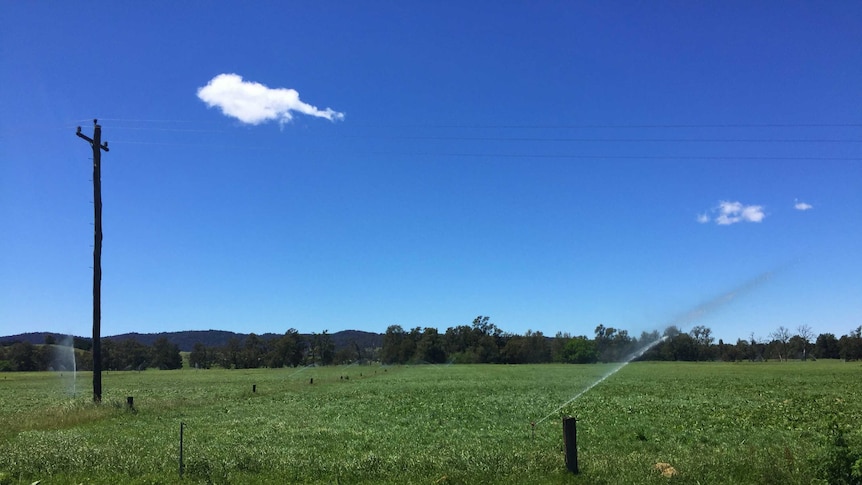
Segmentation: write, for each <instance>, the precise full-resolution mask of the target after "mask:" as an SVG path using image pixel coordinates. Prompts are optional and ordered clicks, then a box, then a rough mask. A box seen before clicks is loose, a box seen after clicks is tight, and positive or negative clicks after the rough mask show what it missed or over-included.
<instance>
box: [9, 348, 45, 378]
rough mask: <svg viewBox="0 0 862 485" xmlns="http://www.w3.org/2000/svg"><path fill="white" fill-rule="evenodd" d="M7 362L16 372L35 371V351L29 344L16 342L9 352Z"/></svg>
mask: <svg viewBox="0 0 862 485" xmlns="http://www.w3.org/2000/svg"><path fill="white" fill-rule="evenodd" d="M9 362H10V363H11V364H12V368H13V369H15V370H17V371H24V372H29V371H35V370H38V368H37V366H36V349H35V347H34V346H33V344H31V343H30V342H18V343H16V344H14V345H12V347H11V348H10V350H9Z"/></svg>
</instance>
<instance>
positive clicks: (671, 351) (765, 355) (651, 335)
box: [0, 316, 862, 371]
mask: <svg viewBox="0 0 862 485" xmlns="http://www.w3.org/2000/svg"><path fill="white" fill-rule="evenodd" d="M91 345H92V342H91V341H90V340H89V339H83V338H78V337H76V338H75V339H74V348H75V349H76V350H75V351H74V356H75V363H76V368H77V369H78V370H92V367H93V366H92V364H93V362H92V354H91V353H90V347H91ZM63 349H66V350H65V352H68V347H64V346H58V345H56V341H55V339H54V337H52V336H50V335H49V336H47V337H46V341H45V345H33V344H31V343H28V342H15V343H12V344H8V345H4V346H2V347H0V371H40V370H71V369H70V367H71V365H70V362H69V359H68V356H67V357H66V358H61V356H62V355H63V352H64V350H63ZM788 359H801V360H806V359H844V360H862V326H860V327H858V328H856V329H855V330H853V331H851V332H850V333H848V334H847V335H842V336H841V337H840V338H839V337H836V336H835V335H834V334H831V333H821V334H819V335H817V336H816V337H815V335H814V332H813V331H812V330H811V328H810V327H809V326H807V325H802V326H800V327H798V328H797V329H796V331H795V332H794V331H791V330H790V329H788V328H786V327H783V326H781V327H778V329H776V330H775V331H774V332H772V333H770V335H769V337H768V338H756V337H755V336H754V335H753V334H752V335H751V336H750V337H749V338H748V339H737V341H736V342H734V343H726V342H724V341H723V340H721V339H719V340H718V341H717V342H716V340H715V338H714V337H713V335H712V331H711V329H709V328H708V327H706V326H703V325H698V326H695V327H693V328H692V329H691V330H690V331H689V332H682V331H681V330H680V329H679V328H677V327H674V326H671V327H668V328H667V329H665V330H664V331H663V332H661V333H659V332H658V331H653V332H642V333H641V334H640V335H639V336H637V337H634V336H631V335H630V334H629V332H628V331H627V330H624V329H616V328H613V327H606V326H604V325H598V326H597V327H596V328H595V330H594V335H593V336H592V337H587V336H586V335H578V336H573V335H570V334H568V333H562V332H558V333H557V334H556V335H555V336H554V337H548V336H545V335H543V334H542V332H533V331H530V330H528V331H527V332H526V333H525V334H523V335H517V334H510V333H506V332H503V331H502V330H501V329H500V328H498V327H497V326H496V325H495V324H493V323H491V322H490V318H489V317H487V316H478V317H476V318H475V319H474V320H473V322H472V324H470V325H459V326H454V327H449V328H447V329H446V331H445V332H442V333H441V332H440V331H439V330H437V329H436V328H434V327H424V328H422V327H415V328H413V329H411V330H409V331H408V330H405V329H404V328H402V327H401V326H399V325H392V326H390V327H388V328H387V329H386V333H385V334H384V335H383V343H382V346H381V347H379V348H370V347H366V348H361V347H360V346H359V345H358V344H357V343H356V342H349V343H347V344H346V345H342V346H341V348H336V345H335V343H334V342H333V339H332V338H331V335H330V334H329V333H328V332H327V331H324V332H322V333H320V334H317V333H314V334H311V335H310V336H303V335H301V334H299V332H297V331H296V330H295V329H290V330H288V331H287V332H285V334H284V335H281V336H279V337H275V338H261V337H259V336H257V335H256V334H253V333H252V334H250V335H248V336H246V337H245V338H242V339H240V338H239V337H232V338H230V339H229V340H228V341H227V343H225V344H224V345H221V346H206V345H204V344H202V343H200V342H198V343H196V344H195V345H194V347H193V349H192V351H191V352H190V353H189V356H188V365H189V366H190V367H193V368H200V369H207V368H210V367H221V368H227V369H250V368H260V367H268V368H281V367H297V366H306V365H332V364H347V363H354V362H369V361H374V362H381V363H383V364H445V363H459V364H467V363H469V364H479V363H497V364H534V363H546V362H559V363H572V364H589V363H595V362H622V361H628V360H666V361H725V362H737V361H753V362H755V361H766V360H788ZM182 366H183V359H182V356H181V354H180V350H179V347H178V346H177V345H176V344H173V343H171V342H170V341H169V340H168V339H167V338H166V337H162V338H159V339H157V340H156V341H155V342H154V343H153V345H152V346H147V345H144V344H141V343H139V342H137V341H136V340H134V339H127V340H123V341H113V340H104V341H103V342H102V368H103V369H105V370H144V369H147V368H159V369H179V368H181V367H182Z"/></svg>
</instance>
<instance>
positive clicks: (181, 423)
mask: <svg viewBox="0 0 862 485" xmlns="http://www.w3.org/2000/svg"><path fill="white" fill-rule="evenodd" d="M185 427H186V423H183V422H182V421H180V478H183V468H184V467H183V428H185Z"/></svg>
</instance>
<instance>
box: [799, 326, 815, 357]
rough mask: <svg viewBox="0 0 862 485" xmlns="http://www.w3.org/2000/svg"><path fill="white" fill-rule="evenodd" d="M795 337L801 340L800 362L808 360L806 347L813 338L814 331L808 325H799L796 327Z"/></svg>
mask: <svg viewBox="0 0 862 485" xmlns="http://www.w3.org/2000/svg"><path fill="white" fill-rule="evenodd" d="M796 335H797V336H799V338H800V339H802V360H808V347H809V346H810V345H811V339H813V338H814V331H813V330H811V327H810V326H808V325H800V326H798V327H796Z"/></svg>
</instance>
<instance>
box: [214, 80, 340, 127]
mask: <svg viewBox="0 0 862 485" xmlns="http://www.w3.org/2000/svg"><path fill="white" fill-rule="evenodd" d="M197 95H198V98H200V100H201V101H203V102H204V103H206V104H207V106H209V107H211V108H212V107H213V106H217V107H218V108H219V109H221V111H222V113H224V114H225V115H226V116H230V117H233V118H236V119H238V120H239V121H241V122H242V123H247V124H250V125H257V124H260V123H263V122H266V121H270V120H278V122H279V123H286V122H288V121H290V120H292V119H293V113H292V112H294V111H295V112H298V113H302V114H306V115H309V116H317V117H318V118H326V119H328V120H329V121H337V120H343V119H344V113H339V112H337V111H334V110H333V109H332V108H326V109H324V110H320V109H318V108H317V107H315V106H312V105H310V104H307V103H304V102H302V101H300V99H299V93H298V92H297V91H296V90H295V89H289V88H270V87H267V86H264V85H263V84H260V83H256V82H251V81H244V80H243V79H242V76H240V75H238V74H219V75H218V76H216V77H214V78H212V79H211V80H210V82H208V83H207V85H206V86H204V87H202V88H198V93H197Z"/></svg>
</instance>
